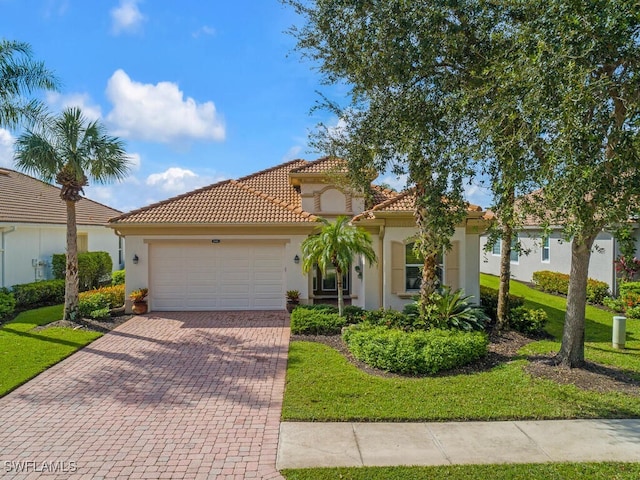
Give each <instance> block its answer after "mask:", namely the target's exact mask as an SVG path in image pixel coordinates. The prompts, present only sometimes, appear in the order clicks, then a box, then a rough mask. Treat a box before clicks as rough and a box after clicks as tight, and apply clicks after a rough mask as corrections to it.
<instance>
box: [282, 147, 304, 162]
mask: <svg viewBox="0 0 640 480" xmlns="http://www.w3.org/2000/svg"><path fill="white" fill-rule="evenodd" d="M301 151H302V147H301V146H300V145H294V146H293V147H291V148H290V149H289V150H287V153H285V154H284V156H283V157H282V161H283V162H288V161H289V160H295V159H297V158H300V155H299V154H300V152H301Z"/></svg>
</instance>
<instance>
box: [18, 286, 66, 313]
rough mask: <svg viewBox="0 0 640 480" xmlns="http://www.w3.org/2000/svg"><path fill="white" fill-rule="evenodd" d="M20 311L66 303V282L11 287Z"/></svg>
mask: <svg viewBox="0 0 640 480" xmlns="http://www.w3.org/2000/svg"><path fill="white" fill-rule="evenodd" d="M11 291H12V292H13V296H14V297H15V299H16V307H17V308H20V309H27V308H36V307H42V306H46V305H57V304H59V303H63V302H64V280H46V281H44V282H33V283H23V284H20V285H14V286H13V287H11Z"/></svg>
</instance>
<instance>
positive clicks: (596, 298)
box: [532, 270, 609, 305]
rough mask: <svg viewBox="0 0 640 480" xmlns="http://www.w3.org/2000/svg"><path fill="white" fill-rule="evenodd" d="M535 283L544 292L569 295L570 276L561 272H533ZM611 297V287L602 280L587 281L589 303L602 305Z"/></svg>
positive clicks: (591, 279)
mask: <svg viewBox="0 0 640 480" xmlns="http://www.w3.org/2000/svg"><path fill="white" fill-rule="evenodd" d="M532 280H533V283H534V284H535V285H536V287H538V288H539V289H540V290H542V291H543V292H547V293H555V294H560V295H567V294H568V293H569V275H567V274H565V273H559V272H550V271H549V270H541V271H539V272H533V275H532ZM607 295H609V285H607V283H606V282H601V281H600V280H594V279H593V278H589V279H588V280H587V302H589V303H593V304H597V305H601V304H602V302H603V301H604V299H605V298H606V296H607Z"/></svg>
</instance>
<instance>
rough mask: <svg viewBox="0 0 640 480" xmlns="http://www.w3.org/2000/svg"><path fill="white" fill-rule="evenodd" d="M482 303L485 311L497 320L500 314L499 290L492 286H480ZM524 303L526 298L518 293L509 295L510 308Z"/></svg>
mask: <svg viewBox="0 0 640 480" xmlns="http://www.w3.org/2000/svg"><path fill="white" fill-rule="evenodd" d="M480 305H481V306H482V308H484V311H485V313H486V314H487V315H488V316H489V318H490V319H491V320H492V321H493V322H495V320H496V318H497V316H498V290H496V289H495V288H490V287H483V286H481V287H480ZM522 305H524V298H522V297H519V296H517V295H511V294H510V295H509V309H513V308H518V307H521V306H522Z"/></svg>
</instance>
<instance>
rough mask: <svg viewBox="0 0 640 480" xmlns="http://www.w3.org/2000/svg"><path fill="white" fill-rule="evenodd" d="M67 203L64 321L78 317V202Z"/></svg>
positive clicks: (67, 201)
mask: <svg viewBox="0 0 640 480" xmlns="http://www.w3.org/2000/svg"><path fill="white" fill-rule="evenodd" d="M65 201H66V203H67V270H66V274H65V289H64V319H65V320H75V319H76V317H77V316H78V230H77V226H76V202H75V201H73V200H65Z"/></svg>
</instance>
